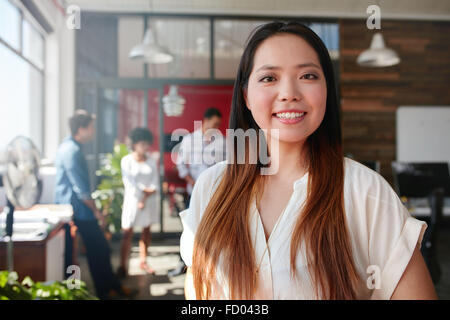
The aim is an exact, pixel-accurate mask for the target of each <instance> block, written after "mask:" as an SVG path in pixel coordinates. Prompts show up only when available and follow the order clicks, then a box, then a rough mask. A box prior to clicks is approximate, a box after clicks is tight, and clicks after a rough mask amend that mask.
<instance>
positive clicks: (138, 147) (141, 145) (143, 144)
mask: <svg viewBox="0 0 450 320" xmlns="http://www.w3.org/2000/svg"><path fill="white" fill-rule="evenodd" d="M148 148H150V143H148V142H147V141H138V142H136V143H135V144H134V145H133V150H134V152H136V153H137V154H138V155H144V154H145V153H146V152H148Z"/></svg>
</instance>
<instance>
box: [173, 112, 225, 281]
mask: <svg viewBox="0 0 450 320" xmlns="http://www.w3.org/2000/svg"><path fill="white" fill-rule="evenodd" d="M221 123H222V114H221V113H220V111H219V110H217V109H216V108H213V107H211V108H208V109H207V110H206V111H205V113H204V114H203V121H202V126H201V128H200V129H197V130H195V131H194V132H192V133H190V134H188V135H186V136H184V137H183V140H182V141H181V145H180V149H179V153H178V158H177V169H178V175H179V177H180V178H182V179H185V180H186V182H187V192H188V197H187V199H186V203H185V204H186V208H187V207H188V206H189V201H190V197H191V193H192V189H193V188H194V184H195V181H196V180H197V178H198V177H199V176H200V174H201V173H202V172H203V171H205V170H206V169H208V168H209V167H211V166H212V165H214V164H216V163H217V162H220V161H222V160H225V156H226V153H225V150H226V148H225V139H224V137H223V136H222V135H220V136H219V135H214V136H213V135H211V132H212V131H213V130H210V129H215V130H217V131H218V129H219V127H220V125H221ZM217 152H219V154H220V156H219V157H216V153H217ZM205 160H206V161H205ZM185 271H186V268H185V264H184V262H183V260H181V259H180V265H179V267H178V268H176V269H174V270H171V271H169V276H176V275H179V274H182V273H184V272H185Z"/></svg>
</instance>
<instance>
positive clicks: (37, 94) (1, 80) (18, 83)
mask: <svg viewBox="0 0 450 320" xmlns="http://www.w3.org/2000/svg"><path fill="white" fill-rule="evenodd" d="M0 64H1V70H2V72H0V97H2V104H1V107H0V119H1V125H0V148H3V147H5V146H6V145H7V144H8V143H9V142H10V141H11V140H12V139H13V138H14V137H15V136H17V135H24V136H26V137H29V138H31V140H32V141H33V142H34V143H35V144H36V146H37V148H38V149H39V151H40V152H41V153H42V147H43V144H42V135H43V134H42V133H43V132H42V131H43V96H42V90H43V77H42V74H41V73H40V72H39V71H37V70H36V69H35V68H33V67H31V66H30V65H29V64H27V63H26V62H25V61H24V60H23V59H21V58H20V57H18V56H17V55H16V54H14V53H13V52H12V51H11V50H10V49H8V48H6V47H5V46H4V45H2V44H0Z"/></svg>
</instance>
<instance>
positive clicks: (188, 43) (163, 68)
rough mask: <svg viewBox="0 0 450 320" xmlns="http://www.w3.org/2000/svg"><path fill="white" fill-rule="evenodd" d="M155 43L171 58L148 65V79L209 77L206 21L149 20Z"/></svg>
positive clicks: (207, 25)
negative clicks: (171, 59) (171, 56)
mask: <svg viewBox="0 0 450 320" xmlns="http://www.w3.org/2000/svg"><path fill="white" fill-rule="evenodd" d="M147 25H148V27H149V28H150V29H151V30H152V32H153V35H154V40H155V43H157V44H158V45H159V46H162V47H163V48H166V49H167V50H168V51H169V52H170V53H171V54H172V55H174V57H175V59H174V60H173V61H172V62H170V63H166V64H149V66H148V76H149V77H155V78H161V77H163V78H208V77H209V76H210V71H209V69H210V68H209V66H210V59H209V56H210V54H209V53H210V35H209V30H210V24H209V20H207V19H180V18H149V19H148V24H147ZM141 41H142V40H141Z"/></svg>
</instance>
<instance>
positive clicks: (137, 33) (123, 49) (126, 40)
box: [117, 17, 144, 78]
mask: <svg viewBox="0 0 450 320" xmlns="http://www.w3.org/2000/svg"><path fill="white" fill-rule="evenodd" d="M117 37H118V41H117V44H118V48H117V51H118V60H119V70H118V72H119V77H127V78H130V77H135V78H141V77H143V76H144V62H143V61H142V60H132V59H130V58H129V54H130V51H131V49H132V48H133V47H134V46H136V45H137V44H139V43H141V42H142V40H143V38H144V19H143V18H142V17H139V18H134V17H133V18H130V17H120V18H119V22H118V35H117Z"/></svg>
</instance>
